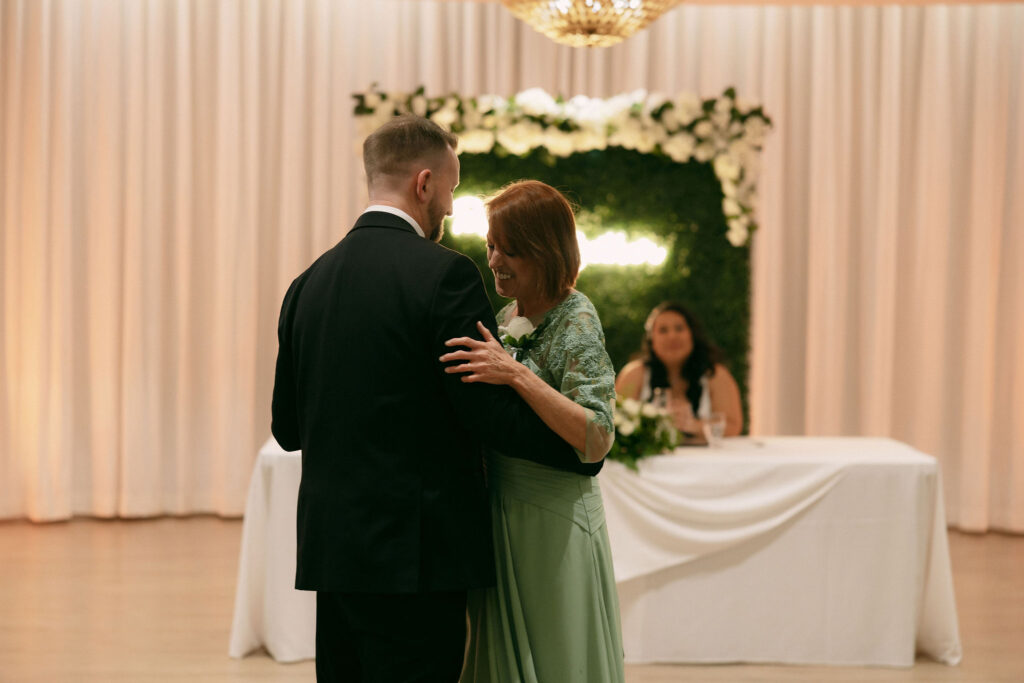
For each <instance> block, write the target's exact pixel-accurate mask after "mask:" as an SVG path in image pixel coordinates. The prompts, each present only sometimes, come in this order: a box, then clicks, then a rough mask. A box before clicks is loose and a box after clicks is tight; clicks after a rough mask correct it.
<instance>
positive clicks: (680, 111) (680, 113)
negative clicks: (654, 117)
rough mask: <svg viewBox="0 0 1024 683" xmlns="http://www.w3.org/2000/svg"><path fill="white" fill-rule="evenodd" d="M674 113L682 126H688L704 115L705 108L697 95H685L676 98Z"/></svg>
mask: <svg viewBox="0 0 1024 683" xmlns="http://www.w3.org/2000/svg"><path fill="white" fill-rule="evenodd" d="M673 112H674V114H675V117H676V120H677V121H678V122H679V125H680V126H688V125H690V124H691V123H692V122H693V120H694V119H696V118H699V117H700V116H701V115H702V114H703V113H704V108H703V107H702V106H701V102H700V98H698V97H697V96H696V95H692V94H685V95H680V96H679V97H677V98H676V101H675V108H674V109H673Z"/></svg>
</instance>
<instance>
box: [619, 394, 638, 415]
mask: <svg viewBox="0 0 1024 683" xmlns="http://www.w3.org/2000/svg"><path fill="white" fill-rule="evenodd" d="M641 406H642V404H641V403H640V401H638V400H636V399H635V398H627V399H624V400H623V401H622V409H623V410H624V411H625V412H626V415H627V416H628V417H638V416H639V415H640V408H641Z"/></svg>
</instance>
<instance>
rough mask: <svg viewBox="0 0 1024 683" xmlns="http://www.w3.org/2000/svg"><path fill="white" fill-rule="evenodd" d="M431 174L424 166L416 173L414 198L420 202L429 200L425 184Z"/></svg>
mask: <svg viewBox="0 0 1024 683" xmlns="http://www.w3.org/2000/svg"><path fill="white" fill-rule="evenodd" d="M431 177H432V174H431V172H430V169H429V168H425V169H423V170H422V171H420V172H419V173H417V174H416V188H415V189H416V199H418V200H420V201H421V202H424V203H425V202H427V201H429V199H430V197H429V196H428V194H427V184H428V183H429V182H430V180H431Z"/></svg>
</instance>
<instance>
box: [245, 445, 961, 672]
mask: <svg viewBox="0 0 1024 683" xmlns="http://www.w3.org/2000/svg"><path fill="white" fill-rule="evenodd" d="M300 472H301V461H300V458H299V454H297V453H292V454H286V453H284V452H283V451H282V450H281V449H280V447H279V446H278V445H277V444H276V443H275V442H274V441H273V439H271V440H269V441H268V442H267V443H266V444H265V445H264V447H263V449H262V450H261V451H260V455H259V460H258V462H257V464H256V467H255V470H254V472H253V478H252V483H251V485H250V489H249V498H248V502H247V506H246V516H245V523H244V526H243V539H242V551H241V559H240V563H239V576H238V592H237V596H236V601H235V617H234V624H233V626H232V632H231V645H230V653H231V655H232V656H235V657H241V656H244V655H245V654H246V653H248V652H250V651H251V650H253V649H255V648H257V647H259V646H261V645H262V646H264V647H266V648H267V650H268V651H269V652H270V654H271V656H273V657H274V658H275V659H277V660H278V661H294V660H298V659H306V658H310V657H312V656H313V654H314V633H315V613H316V608H315V599H314V596H313V594H312V593H303V592H300V591H295V590H294V589H293V588H292V583H293V577H294V572H295V501H296V497H297V494H298V482H299V476H300ZM600 482H601V488H602V491H603V494H604V501H605V513H606V517H607V520H608V533H609V537H610V539H611V543H612V553H613V557H614V560H615V573H616V578H617V580H618V582H619V583H618V587H619V598H620V601H621V606H622V627H623V640H624V645H625V650H626V661H627V662H785V663H805V664H806V663H828V664H847V665H888V666H909V665H911V664H913V660H914V653H915V651H919V652H922V653H924V654H926V655H928V656H930V657H932V658H933V659H936V660H938V661H941V662H945V663H948V664H956V663H957V662H959V660H960V656H961V647H960V637H959V633H958V628H957V617H956V606H955V603H954V599H953V580H952V573H951V570H950V564H949V549H948V546H947V539H946V526H945V513H944V510H943V506H942V491H941V486H940V481H939V475H938V467H937V464H936V462H935V460H934V458H931V457H929V456H927V455H924V454H922V453H919V452H917V451H915V450H914V449H912V448H910V447H909V446H906V445H904V444H901V443H899V442H896V441H891V440H888V439H851V438H842V439H821V438H759V439H756V440H755V439H729V440H727V441H726V445H725V446H724V447H722V448H718V449H706V448H705V449H701V448H689V449H684V450H681V451H679V452H678V453H676V454H673V455H665V456H659V457H655V458H647V459H645V460H643V461H641V463H640V471H639V473H635V472H631V471H629V470H628V469H626V468H625V467H623V466H622V465H620V464H619V463H616V462H609V463H607V464H606V465H605V468H604V470H603V471H602V473H601V474H600Z"/></svg>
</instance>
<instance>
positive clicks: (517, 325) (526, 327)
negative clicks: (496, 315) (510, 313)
mask: <svg viewBox="0 0 1024 683" xmlns="http://www.w3.org/2000/svg"><path fill="white" fill-rule="evenodd" d="M533 330H534V327H533V323H531V322H530V319H529V318H524V317H523V316H521V315H517V316H516V317H514V318H512V319H511V320H509V321H508V326H507V327H506V328H505V331H506V332H507V333H508V334H510V335H512V336H513V337H515V338H516V339H519V338H520V337H522V336H524V335H527V334H530V333H531V332H533Z"/></svg>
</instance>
